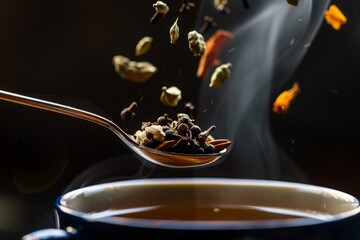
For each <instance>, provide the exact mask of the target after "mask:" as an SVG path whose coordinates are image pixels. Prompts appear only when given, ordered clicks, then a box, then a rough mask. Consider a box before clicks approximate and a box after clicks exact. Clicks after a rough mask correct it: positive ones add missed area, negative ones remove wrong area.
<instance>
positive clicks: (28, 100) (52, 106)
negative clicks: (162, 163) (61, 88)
mask: <svg viewBox="0 0 360 240" xmlns="http://www.w3.org/2000/svg"><path fill="white" fill-rule="evenodd" d="M0 100H4V101H7V102H12V103H17V104H21V105H25V106H28V107H33V108H39V109H43V110H47V111H50V112H56V113H60V114H63V115H67V116H71V117H75V118H79V119H82V120H85V121H88V122H93V123H96V124H98V125H101V126H103V127H106V128H107V129H110V130H111V131H113V132H114V133H115V134H116V135H118V136H119V137H120V138H121V139H122V138H126V139H127V140H131V138H130V137H129V136H128V135H127V133H126V132H124V131H123V130H122V129H121V128H120V127H119V126H117V125H116V124H115V123H114V122H112V121H111V120H109V119H107V118H104V117H102V116H100V115H97V114H95V113H92V112H88V111H85V110H82V109H78V108H74V107H71V106H67V105H63V104H59V103H55V102H50V101H46V100H42V99H37V98H33V97H28V96H24V95H20V94H17V93H12V92H7V91H4V90H0Z"/></svg>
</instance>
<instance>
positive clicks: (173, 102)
mask: <svg viewBox="0 0 360 240" xmlns="http://www.w3.org/2000/svg"><path fill="white" fill-rule="evenodd" d="M180 100H181V90H180V89H178V88H177V87H175V86H173V87H170V88H167V87H163V88H162V93H161V96H160V101H161V103H162V104H164V105H166V106H170V107H176V106H177V105H178V103H179V101H180Z"/></svg>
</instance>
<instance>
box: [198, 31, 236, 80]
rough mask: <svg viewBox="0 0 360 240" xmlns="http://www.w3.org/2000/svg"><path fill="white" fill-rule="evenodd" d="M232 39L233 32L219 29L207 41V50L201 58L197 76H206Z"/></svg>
mask: <svg viewBox="0 0 360 240" xmlns="http://www.w3.org/2000/svg"><path fill="white" fill-rule="evenodd" d="M232 39H233V34H232V33H231V32H229V31H226V30H221V29H219V30H217V31H216V32H215V33H214V34H213V35H212V36H211V37H210V38H209V39H208V40H207V41H206V52H205V54H204V55H203V56H201V58H200V61H199V66H198V69H197V73H196V76H197V77H199V78H203V77H205V76H206V75H207V73H208V71H209V69H210V67H211V66H212V65H213V64H214V63H216V62H220V61H219V60H218V58H219V56H220V54H221V53H222V51H223V49H224V47H225V46H226V44H227V43H228V42H229V41H230V40H232Z"/></svg>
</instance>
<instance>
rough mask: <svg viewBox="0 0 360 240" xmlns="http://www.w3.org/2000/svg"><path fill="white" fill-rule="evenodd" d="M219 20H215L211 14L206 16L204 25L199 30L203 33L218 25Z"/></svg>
mask: <svg viewBox="0 0 360 240" xmlns="http://www.w3.org/2000/svg"><path fill="white" fill-rule="evenodd" d="M217 25H218V24H217V22H215V19H214V18H213V17H210V16H204V23H203V25H202V26H201V27H200V30H199V32H200V33H201V34H204V33H205V32H206V31H207V30H209V29H210V28H212V27H217Z"/></svg>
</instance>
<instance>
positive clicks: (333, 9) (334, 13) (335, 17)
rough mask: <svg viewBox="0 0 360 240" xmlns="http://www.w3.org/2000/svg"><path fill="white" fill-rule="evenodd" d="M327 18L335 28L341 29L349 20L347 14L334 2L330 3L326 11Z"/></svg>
mask: <svg viewBox="0 0 360 240" xmlns="http://www.w3.org/2000/svg"><path fill="white" fill-rule="evenodd" d="M325 20H326V22H327V23H328V24H330V25H331V26H332V27H333V28H334V29H335V30H340V27H341V25H343V24H345V23H346V22H347V19H346V17H345V15H344V14H343V13H342V12H341V10H340V9H339V8H338V7H337V6H336V5H334V4H332V5H330V7H329V9H328V10H327V11H326V12H325Z"/></svg>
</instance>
